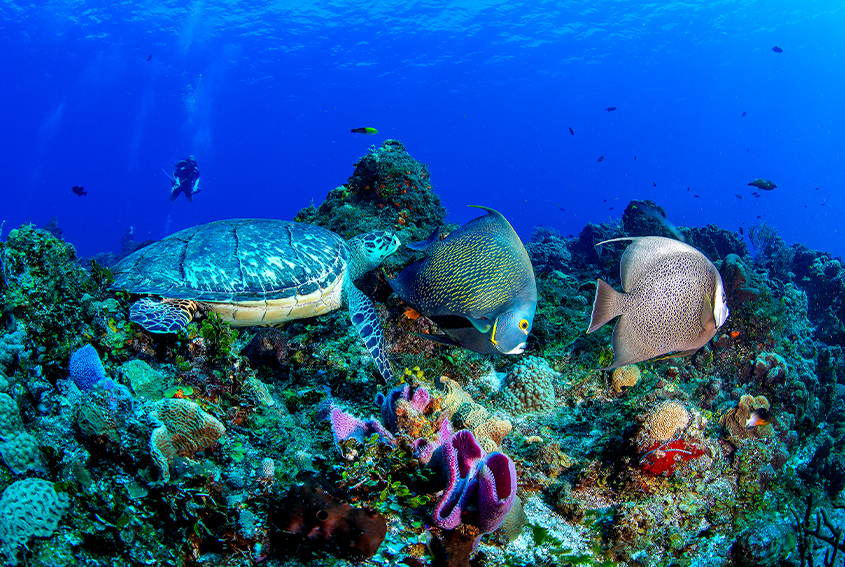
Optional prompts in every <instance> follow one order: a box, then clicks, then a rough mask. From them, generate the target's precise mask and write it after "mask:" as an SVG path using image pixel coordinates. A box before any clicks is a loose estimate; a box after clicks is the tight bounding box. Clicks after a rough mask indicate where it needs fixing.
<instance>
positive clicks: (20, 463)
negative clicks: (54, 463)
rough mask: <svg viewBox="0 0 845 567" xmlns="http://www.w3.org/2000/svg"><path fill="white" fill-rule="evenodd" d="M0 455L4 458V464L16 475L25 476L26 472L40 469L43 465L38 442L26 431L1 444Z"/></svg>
mask: <svg viewBox="0 0 845 567" xmlns="http://www.w3.org/2000/svg"><path fill="white" fill-rule="evenodd" d="M0 455H2V456H3V462H4V463H6V466H7V467H9V470H10V471H12V472H13V473H14V474H23V473H25V472H26V471H29V470H32V469H35V468H39V467H40V465H41V451H40V450H39V448H38V441H36V440H35V437H33V436H32V435H30V434H29V433H27V432H25V431H23V432H21V433H18V434H17V435H15V436H13V437H11V438H10V439H9V440H8V441H5V442H3V443H0Z"/></svg>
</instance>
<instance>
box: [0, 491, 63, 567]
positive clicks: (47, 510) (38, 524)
mask: <svg viewBox="0 0 845 567" xmlns="http://www.w3.org/2000/svg"><path fill="white" fill-rule="evenodd" d="M69 504H70V498H69V497H68V495H67V494H65V493H64V492H61V493H58V494H57V493H56V491H55V490H54V489H53V483H52V482H48V481H46V480H41V479H40V478H28V479H26V480H19V481H17V482H15V483H12V484H11V485H10V486H9V487H8V488H6V490H4V491H3V496H2V498H0V550H2V552H3V554H4V555H6V557H7V558H8V559H9V561H10V564H11V565H15V564H17V552H18V549H19V548H20V547H21V546H25V545H26V544H27V542H28V541H29V539H30V538H31V537H50V536H51V535H53V532H55V531H56V528H57V527H58V525H59V520H60V519H61V517H62V516H63V515H64V513H65V512H66V511H67V509H68V507H69Z"/></svg>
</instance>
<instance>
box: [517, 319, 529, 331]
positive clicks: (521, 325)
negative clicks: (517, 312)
mask: <svg viewBox="0 0 845 567" xmlns="http://www.w3.org/2000/svg"><path fill="white" fill-rule="evenodd" d="M519 328H520V329H522V332H523V333H525V332H527V331H528V319H522V320H520V322H519Z"/></svg>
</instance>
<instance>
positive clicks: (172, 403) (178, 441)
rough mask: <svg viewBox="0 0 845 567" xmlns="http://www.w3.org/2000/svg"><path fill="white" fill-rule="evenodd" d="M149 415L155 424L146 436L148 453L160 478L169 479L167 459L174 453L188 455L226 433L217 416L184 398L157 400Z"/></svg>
mask: <svg viewBox="0 0 845 567" xmlns="http://www.w3.org/2000/svg"><path fill="white" fill-rule="evenodd" d="M150 419H151V420H152V421H153V423H155V424H158V427H156V428H155V429H154V430H153V433H152V435H151V436H150V456H152V458H153V462H155V464H156V465H157V466H158V468H159V470H160V471H161V478H162V480H163V481H164V482H167V481H169V480H170V463H172V462H173V460H174V459H175V458H176V456H177V455H182V456H190V455H193V454H194V453H196V452H197V451H201V450H203V449H207V448H209V447H211V446H212V445H214V444H215V443H216V442H217V440H218V439H220V437H222V436H223V434H224V433H226V428H225V427H223V424H222V423H220V422H219V421H218V420H217V418H215V417H214V416H213V415H211V414H209V413H207V412H205V411H203V409H202V408H201V407H200V406H199V405H198V404H197V403H196V402H192V401H190V400H185V399H178V398H173V399H164V400H159V401H158V402H156V404H155V409H154V410H153V411H151V412H150Z"/></svg>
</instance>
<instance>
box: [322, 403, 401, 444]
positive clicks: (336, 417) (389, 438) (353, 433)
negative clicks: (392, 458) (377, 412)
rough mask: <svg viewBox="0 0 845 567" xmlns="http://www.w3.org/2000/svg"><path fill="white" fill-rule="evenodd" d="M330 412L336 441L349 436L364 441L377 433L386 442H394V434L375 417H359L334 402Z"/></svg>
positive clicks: (338, 441)
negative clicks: (363, 418) (365, 418)
mask: <svg viewBox="0 0 845 567" xmlns="http://www.w3.org/2000/svg"><path fill="white" fill-rule="evenodd" d="M328 414H329V421H330V422H331V426H332V434H333V435H334V441H335V443H340V442H341V441H343V440H345V439H349V438H355V439H356V440H358V441H359V442H361V443H363V442H364V440H365V439H367V438H368V437H369V436H370V435H372V434H373V433H377V434H378V436H379V438H380V439H381V440H382V441H383V442H385V443H388V444H391V445H392V444H393V443H394V441H393V435H391V434H390V432H389V431H387V430H386V429H385V428H384V426H383V425H382V424H381V423H379V422H378V421H377V420H375V419H372V418H370V419H368V420H366V421H364V420H362V419H358V418H357V417H355V416H354V415H352V414H351V413H349V412H345V411H343V410H342V409H340V408H339V407H337V406H336V405H334V404H331V405H330V406H329V411H328Z"/></svg>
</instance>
